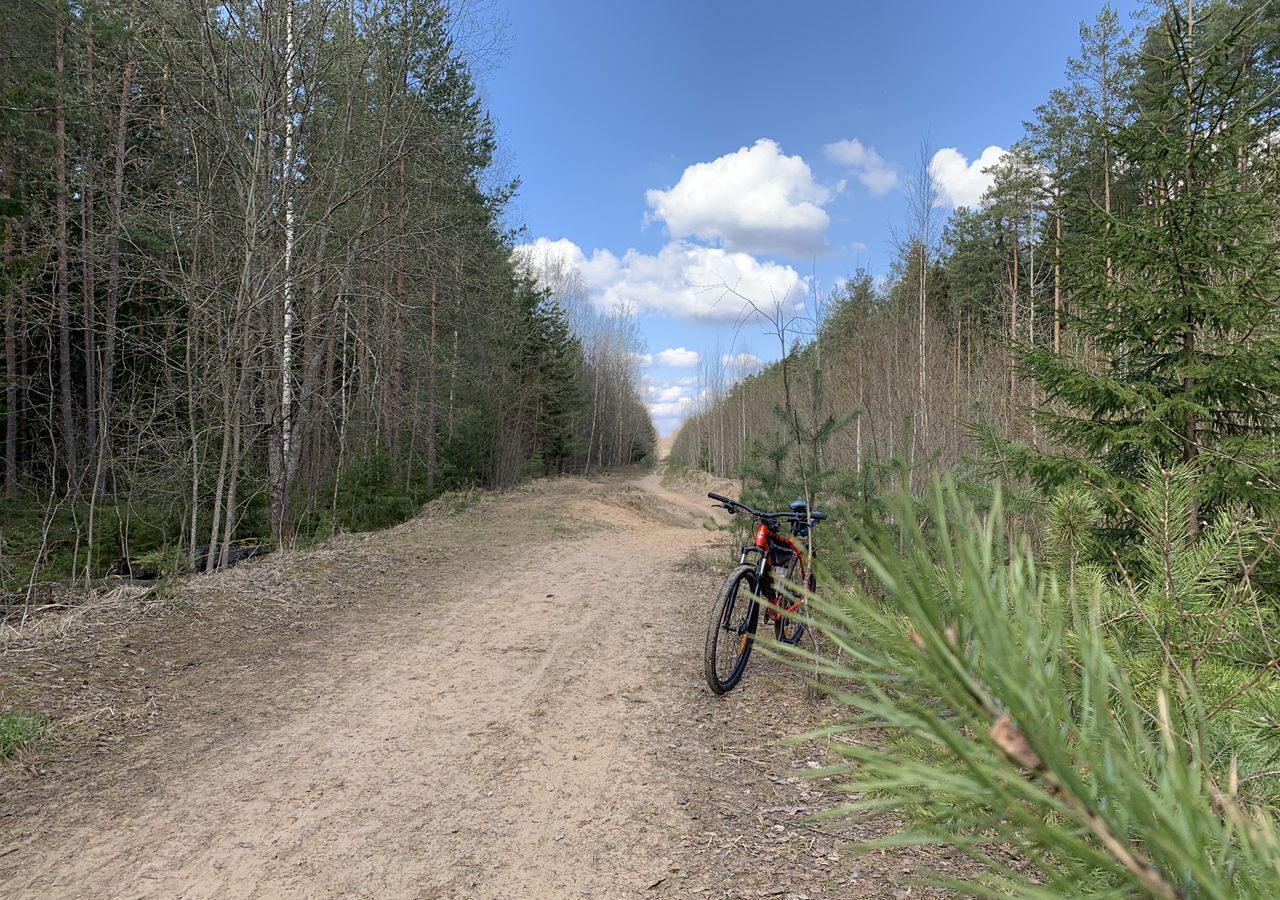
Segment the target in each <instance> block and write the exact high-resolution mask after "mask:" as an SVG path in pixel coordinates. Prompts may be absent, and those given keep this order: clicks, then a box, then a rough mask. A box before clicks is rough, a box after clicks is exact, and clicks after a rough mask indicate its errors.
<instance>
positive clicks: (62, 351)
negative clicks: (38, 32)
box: [53, 24, 80, 493]
mask: <svg viewBox="0 0 1280 900" xmlns="http://www.w3.org/2000/svg"><path fill="white" fill-rule="evenodd" d="M54 71H55V72H56V73H57V79H58V85H57V91H56V94H55V99H54V125H53V129H54V161H53V173H54V175H53V177H54V182H55V190H56V191H57V199H56V201H55V206H54V221H55V228H56V232H57V234H56V241H57V253H58V270H57V289H56V292H55V303H56V306H57V311H58V397H59V405H60V407H61V409H60V410H59V417H58V418H59V424H60V426H61V431H62V454H63V464H64V466H65V468H66V473H67V492H68V493H74V492H75V490H76V485H77V483H78V481H79V479H80V466H79V461H78V454H77V453H76V434H75V422H74V409H73V407H72V399H71V300H70V294H69V287H70V285H69V283H68V282H69V281H70V279H71V265H70V262H71V261H70V259H69V255H70V248H69V243H70V241H69V238H68V235H67V194H68V190H67V119H66V99H65V96H64V94H65V90H66V87H65V83H64V81H65V75H66V29H65V27H64V26H63V25H62V24H59V25H58V29H57V33H56V36H55V39H54Z"/></svg>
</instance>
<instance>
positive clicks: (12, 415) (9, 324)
mask: <svg viewBox="0 0 1280 900" xmlns="http://www.w3.org/2000/svg"><path fill="white" fill-rule="evenodd" d="M6 194H7V192H6ZM13 243H14V241H13V222H12V221H10V220H8V219H6V220H5V223H4V271H5V288H4V410H5V413H4V419H5V422H4V495H5V496H6V497H8V498H9V499H13V498H14V497H16V496H18V310H17V301H16V299H15V297H14V289H13V284H12V272H13Z"/></svg>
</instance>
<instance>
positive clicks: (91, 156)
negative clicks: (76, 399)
mask: <svg viewBox="0 0 1280 900" xmlns="http://www.w3.org/2000/svg"><path fill="white" fill-rule="evenodd" d="M84 79H85V85H84V90H85V106H86V108H87V109H88V110H89V115H90V116H92V115H93V111H94V96H93V94H94V90H93V24H92V23H88V24H87V25H86V34H85V72H84ZM84 144H85V146H84V150H83V152H82V154H81V158H82V159H83V160H84V175H83V178H82V187H81V194H80V261H81V275H80V280H81V284H80V287H81V294H82V299H83V304H84V425H85V429H84V431H85V446H86V447H87V448H88V451H89V459H88V460H87V466H88V468H89V469H91V470H92V469H94V468H95V464H94V457H95V456H96V454H97V448H98V371H97V362H98V348H97V321H96V319H97V316H96V311H95V305H96V304H95V298H94V290H95V285H94V275H95V267H96V265H97V259H96V257H95V256H94V246H93V244H94V240H93V230H94V221H93V192H94V187H95V185H94V178H95V172H94V162H95V160H96V158H97V152H96V148H95V144H96V142H95V141H94V127H93V121H92V119H90V121H89V126H88V127H87V128H86V129H85V134H84ZM93 488H94V491H95V493H96V489H97V479H96V478H95V479H94V484H93ZM90 543H92V536H90Z"/></svg>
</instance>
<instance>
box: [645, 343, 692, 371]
mask: <svg viewBox="0 0 1280 900" xmlns="http://www.w3.org/2000/svg"><path fill="white" fill-rule="evenodd" d="M653 358H654V360H656V361H657V363H658V364H659V365H663V366H670V367H671V368H673V369H692V368H693V367H694V366H696V365H697V364H698V363H699V362H701V361H702V356H701V355H700V354H699V353H698V352H697V351H696V350H686V349H685V348H684V347H672V348H671V349H669V350H660V351H658V352H657V353H655V354H654V357H653Z"/></svg>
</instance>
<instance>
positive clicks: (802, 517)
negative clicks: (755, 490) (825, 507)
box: [707, 492, 821, 525]
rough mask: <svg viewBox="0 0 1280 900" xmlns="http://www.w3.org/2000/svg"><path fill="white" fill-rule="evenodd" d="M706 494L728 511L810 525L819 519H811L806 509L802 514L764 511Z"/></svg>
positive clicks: (718, 495)
mask: <svg viewBox="0 0 1280 900" xmlns="http://www.w3.org/2000/svg"><path fill="white" fill-rule="evenodd" d="M707 496H708V497H709V498H711V499H712V500H715V501H718V502H719V503H720V504H721V505H722V506H724V508H725V509H727V510H729V512H733V511H734V510H735V509H740V510H742V511H743V512H744V513H746V514H747V515H749V516H754V517H755V518H757V519H790V520H792V521H799V522H808V523H809V524H811V525H813V524H817V522H818V521H821V520H816V519H813V518H812V517H811V516H810V515H809V513H808V511H807V510H806V511H805V512H804V513H803V514H802V513H798V512H791V511H790V510H788V511H786V512H765V511H764V510H762V509H756V508H755V507H754V506H747V504H745V503H741V502H739V501H737V500H732V499H730V498H728V497H725V496H724V495H722V494H717V493H714V492H708V493H707Z"/></svg>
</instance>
